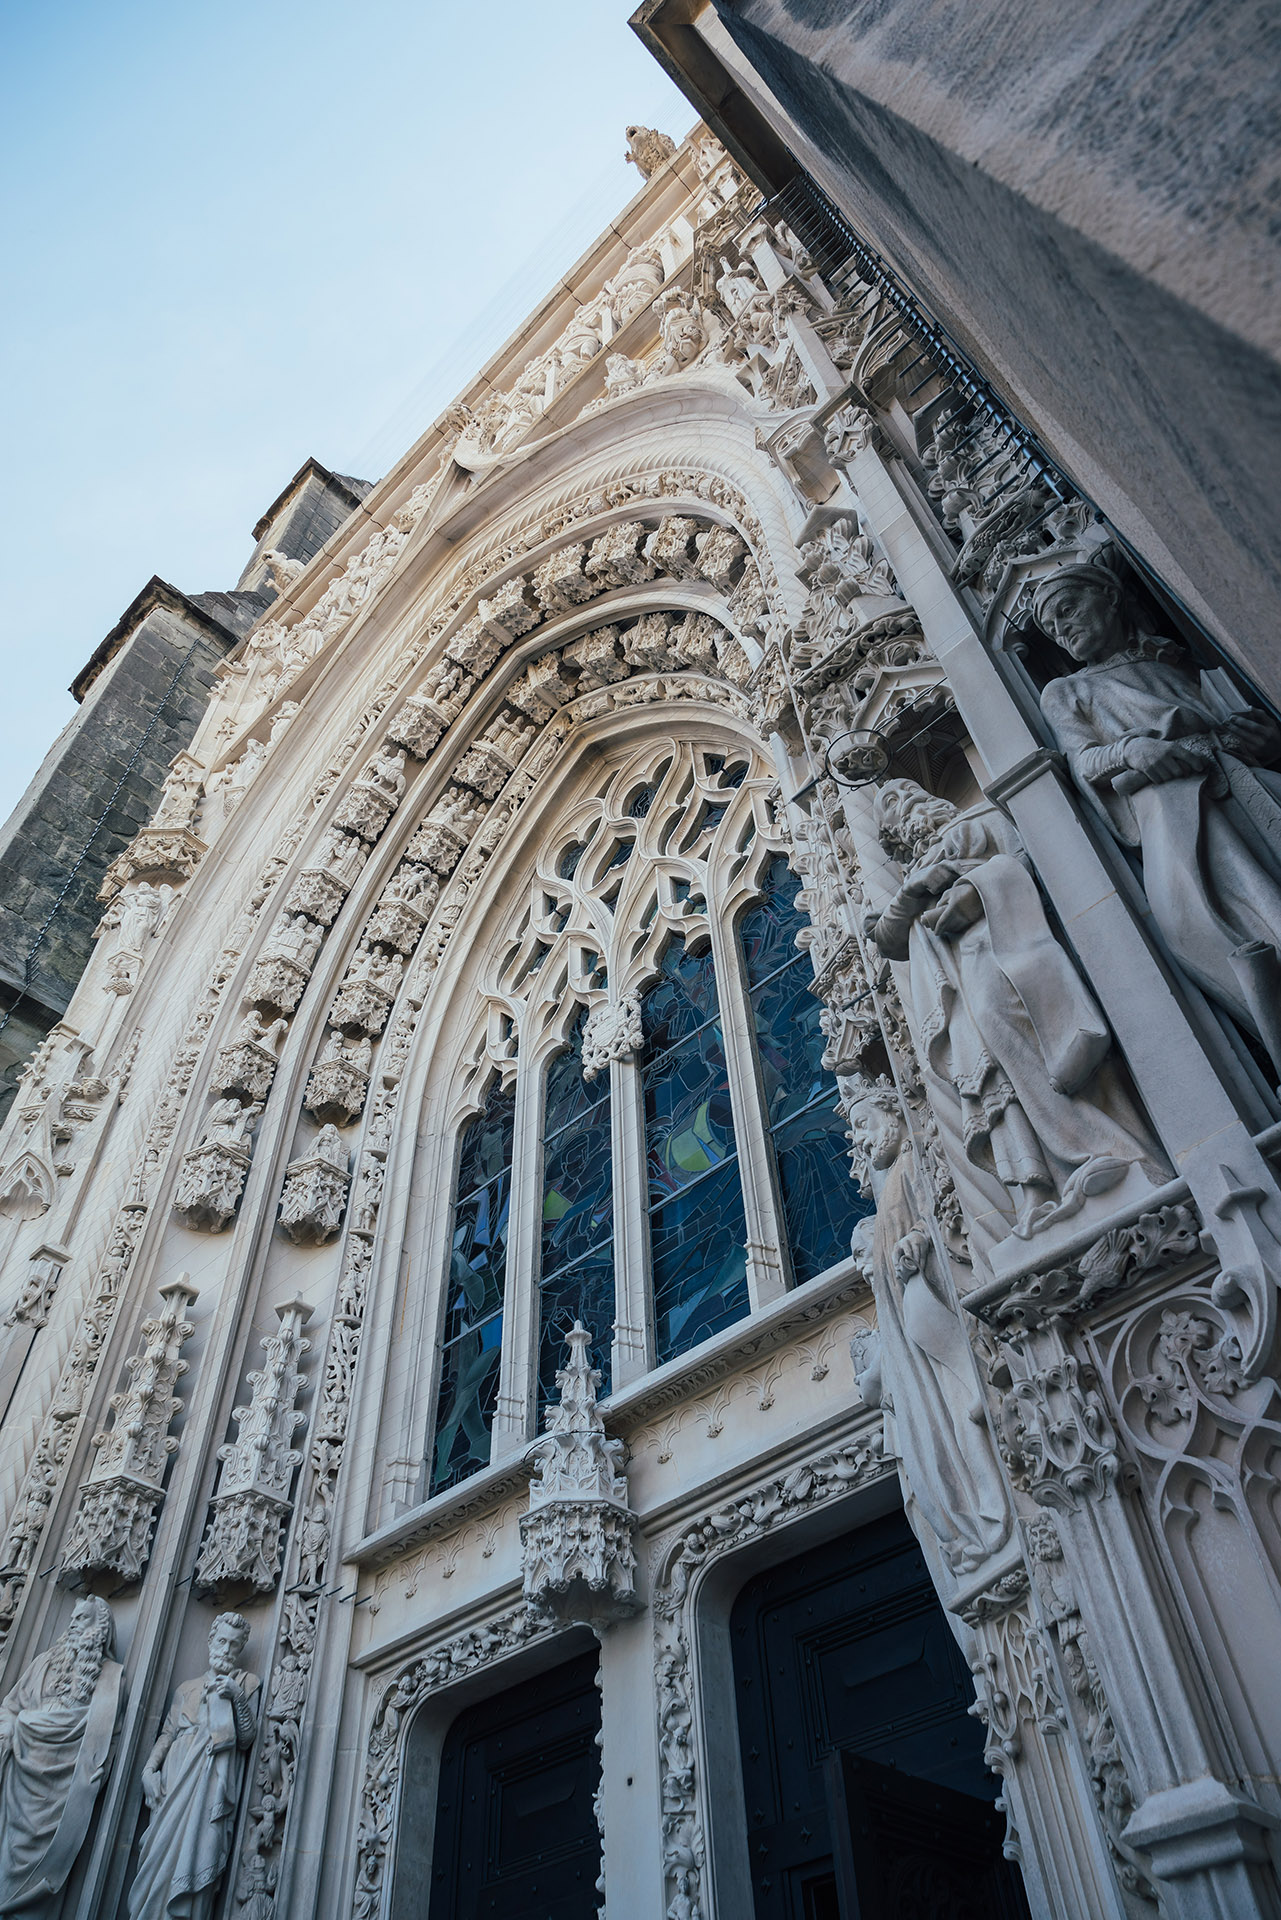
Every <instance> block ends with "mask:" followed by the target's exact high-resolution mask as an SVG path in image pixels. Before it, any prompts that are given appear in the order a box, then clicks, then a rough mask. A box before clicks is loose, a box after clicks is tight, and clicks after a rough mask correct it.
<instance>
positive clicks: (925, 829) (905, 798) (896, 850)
mask: <svg viewBox="0 0 1281 1920" xmlns="http://www.w3.org/2000/svg"><path fill="white" fill-rule="evenodd" d="M955 818H956V808H955V807H954V806H953V805H952V803H951V801H950V800H940V799H939V797H938V795H937V794H934V793H927V792H926V790H925V788H924V787H922V786H920V785H919V784H918V783H917V782H916V781H915V780H887V781H886V782H885V785H884V786H883V787H880V788H878V789H877V794H876V799H875V801H874V802H873V805H872V820H873V823H874V824H875V827H876V832H877V837H878V838H879V840H880V843H881V845H882V846H883V847H884V849H885V851H886V853H888V854H889V855H890V857H891V859H894V860H897V861H898V862H899V864H900V865H901V866H905V867H909V866H911V864H912V862H913V861H914V860H915V859H916V858H917V856H918V854H920V853H922V852H923V851H924V849H925V848H926V847H928V846H929V844H930V842H931V840H934V839H936V838H937V837H938V835H939V834H940V833H941V832H942V831H943V829H944V827H947V826H950V825H951V823H952V821H953V820H955Z"/></svg>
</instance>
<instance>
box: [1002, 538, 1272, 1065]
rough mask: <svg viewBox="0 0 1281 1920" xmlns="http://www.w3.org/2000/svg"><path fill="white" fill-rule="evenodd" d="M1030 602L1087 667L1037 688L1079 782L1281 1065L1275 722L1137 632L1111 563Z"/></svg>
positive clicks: (1208, 978) (1064, 578) (1214, 983)
mask: <svg viewBox="0 0 1281 1920" xmlns="http://www.w3.org/2000/svg"><path fill="white" fill-rule="evenodd" d="M1033 612H1034V615H1035V618H1036V621H1037V624H1038V625H1039V626H1040V627H1042V628H1043V630H1044V631H1045V632H1046V633H1047V634H1048V635H1049V636H1050V638H1051V639H1052V640H1055V641H1057V642H1058V644H1059V646H1061V647H1062V648H1063V649H1064V651H1065V652H1066V653H1069V654H1070V655H1071V657H1072V658H1073V660H1075V661H1077V662H1078V663H1079V666H1080V671H1079V672H1077V673H1070V674H1068V675H1067V676H1066V677H1065V678H1064V679H1062V680H1052V681H1051V682H1050V684H1049V686H1048V687H1047V688H1046V689H1045V692H1044V693H1043V694H1042V696H1041V707H1042V711H1043V712H1044V714H1045V717H1046V719H1047V721H1048V722H1049V724H1050V727H1051V730H1052V731H1053V733H1054V737H1055V739H1056V740H1057V741H1058V743H1059V745H1060V747H1062V749H1063V751H1064V752H1065V753H1066V755H1067V756H1068V762H1069V764H1070V766H1071V768H1072V773H1073V776H1074V778H1075V779H1076V782H1077V784H1078V786H1080V787H1081V788H1082V789H1083V790H1084V791H1085V792H1086V793H1087V794H1089V795H1091V796H1092V797H1093V798H1094V799H1095V800H1096V801H1097V802H1098V803H1099V805H1100V806H1101V807H1102V809H1103V811H1104V813H1105V814H1106V816H1107V819H1108V824H1109V825H1110V827H1111V829H1112V831H1113V833H1114V834H1115V835H1116V837H1117V839H1118V840H1120V841H1121V842H1122V844H1123V845H1124V846H1127V847H1133V848H1135V849H1137V851H1138V852H1139V854H1140V856H1141V858H1142V861H1143V884H1144V888H1145V890H1146V892H1147V896H1148V904H1149V905H1150V907H1151V909H1152V916H1153V919H1154V920H1155V921H1156V924H1157V926H1158V927H1159V928H1160V930H1161V934H1162V936H1163V938H1164V939H1165V941H1166V943H1167V945H1168V946H1169V948H1170V951H1171V953H1172V954H1173V955H1174V957H1175V958H1176V960H1178V961H1179V962H1180V964H1181V965H1182V966H1183V967H1185V968H1186V969H1187V971H1188V973H1189V974H1190V975H1191V976H1192V978H1193V979H1194V980H1195V981H1196V983H1197V985H1198V986H1199V987H1201V988H1202V990H1203V991H1204V992H1205V993H1207V994H1208V995H1209V996H1210V998H1211V999H1212V1000H1215V1001H1217V1002H1218V1003H1219V1005H1220V1006H1222V1007H1226V1009H1227V1010H1228V1012H1229V1013H1230V1014H1232V1016H1233V1017H1234V1018H1235V1019H1237V1020H1239V1021H1240V1022H1241V1024H1242V1025H1243V1026H1244V1027H1245V1028H1246V1029H1247V1030H1248V1031H1250V1032H1252V1033H1254V1034H1256V1035H1257V1036H1258V1037H1259V1039H1261V1040H1262V1042H1263V1044H1264V1046H1265V1047H1266V1048H1267V1050H1268V1053H1269V1055H1270V1056H1271V1058H1272V1061H1273V1064H1274V1066H1275V1067H1276V1069H1277V1071H1278V1072H1281V774H1278V773H1273V772H1264V771H1261V769H1263V768H1268V767H1271V766H1273V765H1274V763H1275V762H1276V761H1277V760H1278V758H1281V729H1278V727H1277V725H1276V723H1275V721H1273V720H1272V718H1271V717H1270V716H1269V715H1268V714H1265V713H1261V712H1259V711H1258V710H1257V709H1255V708H1252V707H1246V708H1237V709H1235V710H1234V708H1233V706H1232V705H1231V704H1230V703H1229V702H1228V701H1227V700H1224V699H1222V698H1220V697H1219V695H1218V693H1217V692H1216V690H1215V689H1214V688H1213V686H1212V684H1211V683H1210V682H1209V680H1208V677H1207V676H1200V677H1198V676H1197V675H1196V674H1195V673H1194V672H1193V671H1192V670H1191V669H1190V668H1189V666H1188V665H1187V663H1186V661H1185V660H1184V659H1182V658H1181V657H1180V656H1179V654H1178V651H1177V649H1176V648H1175V646H1174V645H1173V643H1172V642H1170V641H1168V640H1162V639H1158V638H1153V637H1151V636H1149V635H1147V634H1142V633H1140V632H1139V631H1138V630H1137V628H1136V626H1135V624H1134V619H1133V615H1132V613H1131V611H1130V609H1129V607H1128V606H1127V602H1126V596H1125V592H1124V589H1123V587H1122V585H1121V582H1120V581H1119V580H1118V579H1117V577H1116V576H1115V574H1113V573H1111V572H1110V571H1109V570H1108V569H1107V568H1106V567H1103V566H1099V565H1097V564H1096V565H1080V566H1069V567H1060V568H1059V570H1058V571H1057V572H1056V573H1053V574H1051V575H1050V576H1049V578H1048V579H1046V580H1044V581H1042V583H1041V584H1040V586H1039V587H1038V588H1037V590H1036V593H1035V596H1034V599H1033Z"/></svg>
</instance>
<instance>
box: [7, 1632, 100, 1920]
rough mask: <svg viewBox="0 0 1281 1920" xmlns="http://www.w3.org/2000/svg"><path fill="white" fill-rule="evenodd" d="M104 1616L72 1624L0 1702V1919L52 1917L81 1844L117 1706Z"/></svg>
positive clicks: (96, 1794)
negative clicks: (1, 1917)
mask: <svg viewBox="0 0 1281 1920" xmlns="http://www.w3.org/2000/svg"><path fill="white" fill-rule="evenodd" d="M114 1635H115V1628H114V1623H113V1621H112V1617H111V1609H110V1607H109V1606H108V1605H107V1603H106V1601H105V1600H99V1599H96V1598H93V1599H85V1600H81V1601H79V1602H77V1605H76V1608H75V1611H74V1612H73V1613H72V1616H71V1621H70V1624H69V1625H68V1627H67V1630H66V1632H65V1633H64V1634H62V1635H61V1637H60V1638H59V1639H57V1640H55V1641H54V1643H53V1645H52V1646H51V1647H50V1648H49V1650H48V1652H47V1653H42V1654H40V1655H38V1657H37V1658H36V1659H35V1660H33V1661H32V1663H31V1665H30V1666H29V1667H28V1668H27V1670H26V1672H25V1673H24V1674H23V1675H22V1677H21V1679H20V1680H19V1681H18V1684H17V1686H16V1687H15V1688H14V1689H13V1691H12V1693H10V1694H9V1695H7V1697H6V1698H5V1699H4V1700H3V1701H2V1702H0V1914H23V1915H25V1916H31V1917H32V1920H35V1917H36V1916H40V1915H46V1914H51V1913H53V1912H55V1911H56V1909H57V1905H58V1896H59V1895H60V1893H61V1891H62V1888H63V1886H64V1884H65V1882H66V1880H67V1876H68V1875H69V1873H70V1872H71V1869H72V1867H73V1866H74V1865H75V1861H76V1855H77V1854H78V1853H79V1851H80V1849H81V1847H82V1846H83V1845H84V1839H85V1835H86V1834H87V1833H88V1831H89V1822H90V1820H91V1818H92V1817H93V1808H94V1802H95V1800H96V1799H97V1797H98V1793H99V1790H100V1789H101V1786H102V1782H103V1778H104V1776H105V1774H106V1770H107V1756H108V1754H109V1752H110V1749H111V1740H112V1735H113V1734H114V1732H115V1726H116V1717H117V1714H118V1712H119V1708H120V1703H121V1678H122V1674H123V1669H122V1668H121V1667H120V1666H119V1664H118V1663H117V1662H116V1661H115V1660H113V1659H112V1658H111V1655H112V1651H113V1640H114Z"/></svg>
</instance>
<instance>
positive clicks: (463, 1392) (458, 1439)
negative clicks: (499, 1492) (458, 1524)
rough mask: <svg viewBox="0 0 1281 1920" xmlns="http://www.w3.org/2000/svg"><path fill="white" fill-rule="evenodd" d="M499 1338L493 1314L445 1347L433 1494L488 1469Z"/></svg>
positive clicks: (500, 1324)
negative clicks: (483, 1468)
mask: <svg viewBox="0 0 1281 1920" xmlns="http://www.w3.org/2000/svg"><path fill="white" fill-rule="evenodd" d="M502 1340H503V1316H502V1314H501V1313H497V1314H494V1315H493V1317H492V1318H491V1319H489V1320H486V1321H484V1322H483V1323H482V1324H481V1325H480V1326H477V1327H472V1328H470V1329H469V1330H468V1331H467V1332H466V1333H464V1334H463V1335H462V1336H461V1338H460V1339H457V1340H453V1341H451V1342H450V1344H449V1345H448V1346H447V1347H446V1348H445V1351H444V1354H443V1356H442V1360H441V1369H440V1402H439V1411H438V1413H437V1416H436V1445H435V1448H434V1451H433V1455H432V1474H431V1490H432V1492H433V1493H442V1492H443V1491H444V1489H445V1488H446V1487H453V1486H456V1485H457V1484H458V1482H459V1481H460V1480H466V1479H467V1478H468V1477H469V1475H471V1474H473V1473H478V1472H479V1471H480V1469H481V1468H482V1467H487V1466H488V1465H489V1436H490V1428H491V1426H492V1423H493V1418H494V1403H495V1401H496V1400H497V1398H498V1362H499V1358H500V1355H501V1353H502Z"/></svg>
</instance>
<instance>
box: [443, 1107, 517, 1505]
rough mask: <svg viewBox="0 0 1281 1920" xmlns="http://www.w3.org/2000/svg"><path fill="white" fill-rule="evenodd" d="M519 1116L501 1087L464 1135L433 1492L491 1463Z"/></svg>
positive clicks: (453, 1237) (451, 1253) (458, 1180)
mask: <svg viewBox="0 0 1281 1920" xmlns="http://www.w3.org/2000/svg"><path fill="white" fill-rule="evenodd" d="M515 1113H516V1101H515V1094H514V1091H512V1092H504V1091H503V1089H502V1087H501V1086H500V1085H499V1084H498V1082H497V1081H495V1082H494V1084H493V1086H492V1087H491V1088H490V1091H489V1097H488V1099H487V1100H486V1102H485V1107H484V1111H483V1112H482V1113H480V1114H478V1115H477V1116H476V1118H475V1119H474V1120H471V1121H469V1122H468V1124H467V1126H465V1127H464V1128H463V1132H462V1138H461V1141H460V1142H459V1152H458V1177H457V1181H456V1183H455V1188H454V1191H455V1193H456V1195H457V1198H456V1200H455V1202H454V1225H453V1233H452V1235H451V1238H450V1250H449V1279H448V1294H447V1296H446V1302H445V1327H444V1350H443V1352H442V1355H441V1368H440V1388H439V1392H438V1395H437V1409H436V1438H435V1444H434V1447H433V1450H432V1474H431V1491H432V1492H433V1493H439V1492H440V1491H441V1490H442V1489H443V1488H445V1487H450V1486H453V1485H454V1484H455V1483H456V1482H457V1481H459V1480H465V1479H466V1478H467V1476H468V1474H471V1473H475V1472H476V1471H477V1470H478V1469H479V1468H480V1467H483V1466H486V1465H487V1464H488V1462H489V1432H490V1425H491V1422H492V1419H493V1412H494V1400H495V1396H496V1395H497V1392H498V1362H499V1354H500V1351H501V1347H502V1331H503V1317H502V1303H503V1285H504V1279H505V1274H506V1266H507V1233H508V1225H509V1214H510V1206H511V1159H512V1137H513V1133H514V1129H515Z"/></svg>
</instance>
